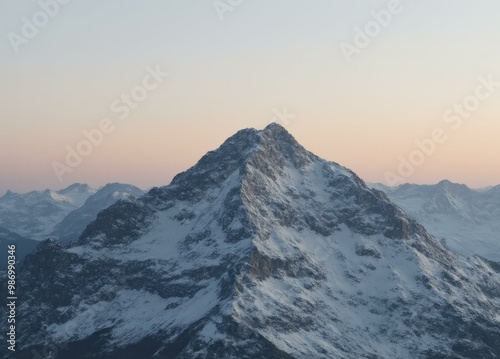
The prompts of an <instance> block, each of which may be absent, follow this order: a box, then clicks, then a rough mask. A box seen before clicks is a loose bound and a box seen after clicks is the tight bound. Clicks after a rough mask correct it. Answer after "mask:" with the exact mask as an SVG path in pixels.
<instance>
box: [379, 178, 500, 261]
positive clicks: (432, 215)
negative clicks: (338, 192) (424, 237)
mask: <svg viewBox="0 0 500 359" xmlns="http://www.w3.org/2000/svg"><path fill="white" fill-rule="evenodd" d="M373 186H374V187H375V188H378V189H380V190H382V191H384V192H385V193H386V194H387V196H388V197H389V198H390V199H391V200H392V201H393V202H394V203H396V204H398V205H399V206H401V208H403V209H404V210H405V211H406V212H407V213H409V214H411V215H412V216H414V218H415V219H416V220H417V221H419V222H420V223H422V224H423V225H424V226H425V228H427V229H428V230H429V232H430V233H431V234H432V235H434V236H435V237H436V238H439V239H444V240H445V241H446V243H447V245H448V246H449V247H450V249H452V250H454V251H456V252H458V253H460V254H462V255H464V256H471V255H475V254H478V255H481V256H483V257H486V258H488V259H490V260H493V261H497V262H500V186H495V187H491V188H488V189H485V190H475V189H471V188H469V187H467V186H466V185H463V184H457V183H452V182H450V181H447V180H445V181H441V182H439V183H438V184H436V185H416V184H404V185H401V186H398V187H387V186H383V185H380V184H375V185H373Z"/></svg>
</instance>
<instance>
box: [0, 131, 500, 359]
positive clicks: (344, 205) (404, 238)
mask: <svg viewBox="0 0 500 359" xmlns="http://www.w3.org/2000/svg"><path fill="white" fill-rule="evenodd" d="M499 271H500V268H496V267H494V266H493V265H492V264H490V263H489V262H487V261H486V260H483V259H481V258H480V257H473V258H469V259H466V258H464V257H462V256H459V255H456V254H454V253H452V252H450V251H449V250H448V249H447V248H446V247H445V246H444V245H443V244H442V243H441V241H439V240H436V239H435V238H434V237H432V236H431V235H429V234H428V233H427V232H426V230H425V229H424V227H423V226H421V225H420V224H419V223H417V222H416V221H415V220H414V219H412V218H411V217H409V216H408V215H406V214H405V213H404V212H403V211H402V210H401V209H400V208H399V207H398V206H396V205H394V204H393V203H392V202H391V201H390V200H389V199H388V198H387V196H386V195H385V194H384V193H383V192H381V191H378V190H374V189H371V188H369V187H367V186H366V184H365V183H364V182H363V181H362V180H361V179H360V178H359V177H357V176H356V175H355V174H354V173H353V172H351V171H350V170H348V169H346V168H344V167H342V166H340V165H338V164H336V163H332V162H327V161H325V160H322V159H320V158H318V157H317V156H315V155H314V154H312V153H310V152H308V151H306V150H305V149H304V148H303V147H301V146H300V145H299V144H298V143H297V142H296V141H295V140H294V139H293V137H292V136H291V135H290V134H289V133H288V132H286V130H285V129H283V128H282V127H281V126H279V125H276V124H271V125H269V126H268V127H266V128H265V129H264V130H261V131H257V130H254V129H247V130H242V131H240V132H238V133H237V134H235V135H234V136H232V137H231V138H229V139H228V140H227V141H226V142H225V143H224V144H223V145H222V146H221V147H220V148H219V149H217V150H215V151H211V152H209V153H207V154H206V155H205V156H204V157H203V158H202V159H201V160H200V161H199V162H198V163H197V164H196V165H195V166H194V167H192V168H191V169H189V170H188V171H186V172H183V173H181V174H179V175H177V176H176V177H175V178H174V179H173V181H172V183H171V184H170V185H168V186H165V187H161V188H154V189H152V190H151V191H149V192H148V193H147V194H146V195H144V196H142V197H141V198H139V199H133V198H131V199H126V200H121V201H119V202H117V203H116V204H114V205H113V206H111V207H109V208H107V209H105V210H103V211H102V212H100V213H99V214H98V216H97V219H96V220H95V221H94V222H92V223H91V224H90V225H88V226H87V228H86V229H85V231H84V232H83V234H82V235H81V237H80V238H79V240H78V241H77V242H76V243H73V244H72V245H71V246H70V247H65V246H63V245H61V244H59V243H57V242H56V241H50V240H49V241H45V242H43V244H42V245H40V246H39V247H38V248H37V249H36V251H35V252H34V253H33V254H32V255H29V256H28V257H26V259H25V260H24V262H23V263H22V265H21V266H20V268H19V273H18V277H19V285H18V287H19V294H18V295H19V297H20V298H23V300H22V304H21V308H19V313H18V325H19V327H20V328H22V330H21V331H19V332H18V345H19V350H20V352H18V353H17V356H16V357H18V358H30V359H31V358H32V357H33V353H36V352H39V353H41V352H42V351H43V349H44V348H45V349H46V348H48V347H47V346H45V347H44V345H49V346H50V347H52V348H56V349H57V351H58V354H57V358H60V359H66V358H71V359H80V358H82V359H83V358H95V359H104V358H106V359H111V358H121V359H122V358H123V359H127V358H134V359H135V358H141V359H148V358H169V359H181V358H182V359H184V358H189V359H196V358H214V359H215V358H217V359H228V358H243V359H244V358H264V359H266V358H269V359H271V358H297V359H298V358H314V359H320V358H346V359H347V358H349V359H351V358H371V359H376V358H401V359H404V358H411V359H414V358H450V359H451V358H488V359H489V358H491V359H493V358H498V357H500V341H499V340H498V338H500V314H499V313H500V273H499ZM2 310H3V311H5V308H3V307H2V308H0V311H2ZM0 325H4V323H3V322H2V323H1V324H0ZM1 329H2V330H4V329H3V327H2V328H1ZM32 350H34V352H33V351H32Z"/></svg>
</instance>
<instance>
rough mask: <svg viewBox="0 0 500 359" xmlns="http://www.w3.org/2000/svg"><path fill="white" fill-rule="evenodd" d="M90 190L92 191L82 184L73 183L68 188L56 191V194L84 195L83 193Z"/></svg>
mask: <svg viewBox="0 0 500 359" xmlns="http://www.w3.org/2000/svg"><path fill="white" fill-rule="evenodd" d="M91 190H92V189H91V188H90V186H89V185H87V184H84V183H73V184H72V185H70V186H68V187H66V188H63V189H61V190H59V191H57V193H59V194H68V193H84V192H89V191H91Z"/></svg>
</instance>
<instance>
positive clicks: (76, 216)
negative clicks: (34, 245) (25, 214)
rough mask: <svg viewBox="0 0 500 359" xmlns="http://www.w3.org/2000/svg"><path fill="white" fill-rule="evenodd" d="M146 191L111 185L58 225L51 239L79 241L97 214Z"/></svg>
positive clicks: (98, 192) (130, 186)
mask: <svg viewBox="0 0 500 359" xmlns="http://www.w3.org/2000/svg"><path fill="white" fill-rule="evenodd" d="M143 194H144V191H143V190H141V189H140V188H137V187H135V186H132V185H129V184H122V183H110V184H107V185H106V186H104V187H102V188H101V189H99V190H98V191H97V192H96V193H95V194H93V195H92V196H90V197H89V198H88V199H87V200H86V201H85V203H84V204H83V206H82V207H80V208H78V209H76V210H74V211H73V212H70V213H69V214H68V215H67V216H66V217H64V219H63V220H62V221H61V222H60V223H58V224H57V225H56V226H55V227H54V230H53V231H52V233H51V234H50V238H55V239H57V240H59V242H61V243H69V242H70V241H73V240H77V239H78V237H79V236H80V234H82V232H83V230H84V229H85V227H87V225H88V224H89V223H90V222H92V221H94V220H95V219H96V218H97V214H98V213H99V212H100V211H102V210H103V209H105V208H107V207H109V206H111V205H112V204H114V203H116V202H117V201H118V200H120V199H126V198H129V197H131V196H133V197H140V196H142V195H143Z"/></svg>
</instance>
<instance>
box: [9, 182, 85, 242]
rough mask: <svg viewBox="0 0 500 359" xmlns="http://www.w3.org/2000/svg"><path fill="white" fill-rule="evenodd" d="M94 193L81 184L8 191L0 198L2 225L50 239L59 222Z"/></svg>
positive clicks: (26, 233)
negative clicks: (39, 189)
mask: <svg viewBox="0 0 500 359" xmlns="http://www.w3.org/2000/svg"><path fill="white" fill-rule="evenodd" d="M94 193H95V190H94V189H92V188H90V187H89V186H87V185H84V184H79V183H77V184H73V185H71V186H69V187H68V188H65V189H63V190H60V191H52V190H48V189H47V190H45V191H32V192H29V193H26V194H19V193H14V192H12V191H8V192H7V193H6V194H5V195H4V196H3V197H1V198H0V226H2V227H4V228H6V229H8V230H10V231H13V232H15V233H18V234H20V235H22V236H25V237H28V238H33V239H36V240H42V239H47V238H48V237H47V236H48V234H49V233H50V232H51V231H52V230H53V228H54V226H55V225H56V224H57V223H59V222H60V221H61V220H62V219H63V218H64V217H65V216H66V215H67V214H68V213H69V212H71V211H73V210H75V209H77V208H80V207H81V206H82V205H83V203H84V202H85V201H86V200H87V198H88V197H90V196H91V195H92V194H94Z"/></svg>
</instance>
